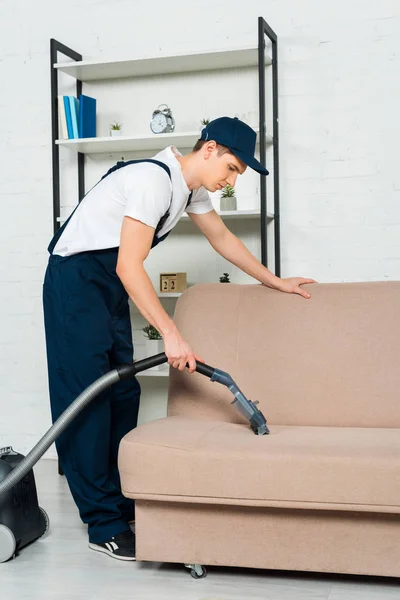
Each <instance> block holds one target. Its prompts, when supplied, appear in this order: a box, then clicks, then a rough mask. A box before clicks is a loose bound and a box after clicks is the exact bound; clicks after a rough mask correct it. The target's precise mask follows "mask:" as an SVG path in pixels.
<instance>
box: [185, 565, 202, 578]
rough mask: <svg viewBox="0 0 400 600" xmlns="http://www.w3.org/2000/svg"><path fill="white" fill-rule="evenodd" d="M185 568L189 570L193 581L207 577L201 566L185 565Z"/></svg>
mask: <svg viewBox="0 0 400 600" xmlns="http://www.w3.org/2000/svg"><path fill="white" fill-rule="evenodd" d="M185 567H186V568H187V569H190V574H191V576H192V577H193V578H194V579H203V578H204V577H207V571H206V568H205V567H203V566H202V565H191V564H187V565H185Z"/></svg>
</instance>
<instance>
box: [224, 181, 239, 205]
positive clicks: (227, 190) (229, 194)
mask: <svg viewBox="0 0 400 600" xmlns="http://www.w3.org/2000/svg"><path fill="white" fill-rule="evenodd" d="M236 208H237V201H236V196H235V188H234V187H232V186H231V185H229V184H228V185H226V186H225V187H224V189H223V190H222V194H221V205H220V210H236Z"/></svg>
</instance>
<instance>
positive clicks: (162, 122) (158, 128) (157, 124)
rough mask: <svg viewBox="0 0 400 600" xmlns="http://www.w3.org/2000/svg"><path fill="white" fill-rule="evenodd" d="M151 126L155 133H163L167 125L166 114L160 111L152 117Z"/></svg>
mask: <svg viewBox="0 0 400 600" xmlns="http://www.w3.org/2000/svg"><path fill="white" fill-rule="evenodd" d="M150 127H151V130H152V131H153V133H163V131H164V130H165V129H166V127H167V118H166V116H165V115H163V114H162V113H158V114H157V115H154V117H153V118H152V119H151V122H150Z"/></svg>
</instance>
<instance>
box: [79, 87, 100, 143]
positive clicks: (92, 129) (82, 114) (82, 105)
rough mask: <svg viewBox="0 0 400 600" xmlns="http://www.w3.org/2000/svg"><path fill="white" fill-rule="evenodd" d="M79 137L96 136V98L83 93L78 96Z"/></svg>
mask: <svg viewBox="0 0 400 600" xmlns="http://www.w3.org/2000/svg"><path fill="white" fill-rule="evenodd" d="M79 137H81V138H94V137H96V99H95V98H91V97H90V96H84V95H83V94H82V95H81V96H80V97H79Z"/></svg>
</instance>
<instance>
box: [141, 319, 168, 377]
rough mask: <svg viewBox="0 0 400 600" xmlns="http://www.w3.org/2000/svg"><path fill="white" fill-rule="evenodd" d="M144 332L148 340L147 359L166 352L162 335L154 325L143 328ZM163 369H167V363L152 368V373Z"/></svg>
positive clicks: (146, 342)
mask: <svg viewBox="0 0 400 600" xmlns="http://www.w3.org/2000/svg"><path fill="white" fill-rule="evenodd" d="M142 331H143V333H144V335H145V338H146V340H145V349H146V357H149V356H154V355H155V354H160V353H161V352H164V342H163V339H162V335H161V333H160V332H159V331H158V330H157V329H156V328H155V327H154V326H153V325H146V327H143V328H142ZM163 368H165V363H164V364H162V365H158V366H156V367H152V369H150V371H151V370H154V371H159V370H160V369H163Z"/></svg>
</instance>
